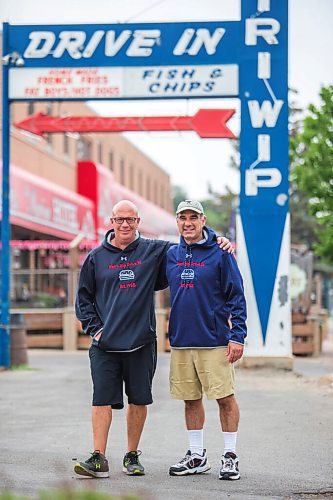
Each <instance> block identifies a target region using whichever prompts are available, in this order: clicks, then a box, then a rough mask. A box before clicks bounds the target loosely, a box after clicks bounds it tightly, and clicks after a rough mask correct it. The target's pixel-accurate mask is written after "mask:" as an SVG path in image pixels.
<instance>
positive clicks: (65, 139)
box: [64, 134, 69, 158]
mask: <svg viewBox="0 0 333 500" xmlns="http://www.w3.org/2000/svg"><path fill="white" fill-rule="evenodd" d="M64 156H66V158H68V156H69V137H68V135H67V134H64Z"/></svg>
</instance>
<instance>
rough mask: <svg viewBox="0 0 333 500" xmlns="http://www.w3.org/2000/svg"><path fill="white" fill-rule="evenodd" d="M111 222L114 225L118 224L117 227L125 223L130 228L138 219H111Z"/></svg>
mask: <svg viewBox="0 0 333 500" xmlns="http://www.w3.org/2000/svg"><path fill="white" fill-rule="evenodd" d="M111 220H113V222H115V223H116V224H119V226H121V224H123V223H124V222H125V221H126V222H127V224H129V225H130V226H131V225H132V224H135V223H136V221H137V220H139V217H111Z"/></svg>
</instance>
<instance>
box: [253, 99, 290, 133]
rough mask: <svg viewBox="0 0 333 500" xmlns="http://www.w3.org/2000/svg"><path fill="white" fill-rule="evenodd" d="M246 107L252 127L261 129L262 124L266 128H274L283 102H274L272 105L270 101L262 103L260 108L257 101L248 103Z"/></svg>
mask: <svg viewBox="0 0 333 500" xmlns="http://www.w3.org/2000/svg"><path fill="white" fill-rule="evenodd" d="M248 106H249V113H250V117H251V124H252V127H254V128H261V127H262V126H263V124H264V123H265V125H266V127H275V125H276V122H277V119H278V117H279V114H280V111H281V108H282V106H283V101H281V100H275V101H274V104H273V105H272V103H271V101H263V103H262V105H261V106H260V104H259V102H258V101H248Z"/></svg>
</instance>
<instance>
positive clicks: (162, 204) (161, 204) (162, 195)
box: [160, 185, 165, 208]
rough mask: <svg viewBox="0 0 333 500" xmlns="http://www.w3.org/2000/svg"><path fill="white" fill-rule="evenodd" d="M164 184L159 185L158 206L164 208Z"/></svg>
mask: <svg viewBox="0 0 333 500" xmlns="http://www.w3.org/2000/svg"><path fill="white" fill-rule="evenodd" d="M164 196H165V195H164V186H163V185H161V192H160V206H161V207H162V208H165V201H164Z"/></svg>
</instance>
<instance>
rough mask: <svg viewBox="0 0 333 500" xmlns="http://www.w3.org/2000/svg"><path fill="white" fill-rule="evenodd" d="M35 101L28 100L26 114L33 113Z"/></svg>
mask: <svg viewBox="0 0 333 500" xmlns="http://www.w3.org/2000/svg"><path fill="white" fill-rule="evenodd" d="M34 108H35V103H34V102H33V101H29V102H28V115H33V114H34Z"/></svg>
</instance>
